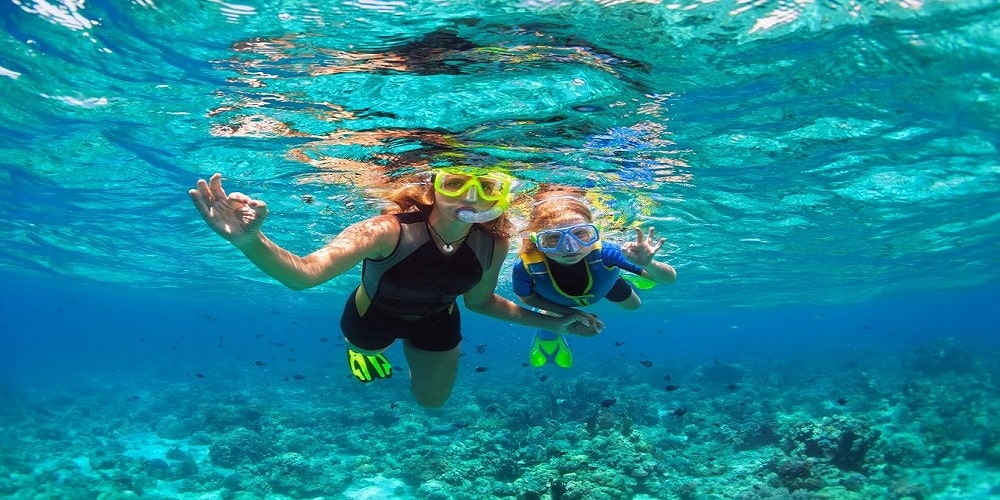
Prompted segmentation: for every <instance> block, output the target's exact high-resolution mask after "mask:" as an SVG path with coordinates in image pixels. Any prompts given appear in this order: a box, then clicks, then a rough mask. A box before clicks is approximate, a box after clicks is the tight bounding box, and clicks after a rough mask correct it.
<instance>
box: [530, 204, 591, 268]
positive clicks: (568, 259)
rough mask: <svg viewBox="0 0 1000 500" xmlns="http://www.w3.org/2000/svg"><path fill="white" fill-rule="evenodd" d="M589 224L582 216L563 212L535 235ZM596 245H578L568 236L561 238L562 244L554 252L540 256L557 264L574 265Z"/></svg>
mask: <svg viewBox="0 0 1000 500" xmlns="http://www.w3.org/2000/svg"><path fill="white" fill-rule="evenodd" d="M589 223H590V221H589V220H587V218H586V217H584V216H582V215H579V214H576V213H572V212H565V213H563V214H560V215H557V216H556V217H554V218H553V219H552V220H551V221H549V223H548V224H545V225H544V226H543V227H540V228H538V231H536V234H538V235H542V233H543V232H544V231H548V230H554V229H563V228H567V227H571V226H576V225H579V224H589ZM598 241H600V240H598ZM596 244H597V242H594V243H593V244H590V245H580V244H579V243H578V242H577V241H576V240H575V239H574V238H572V237H570V236H569V235H566V236H563V237H562V244H561V245H560V246H559V248H558V250H556V251H554V252H543V253H542V254H543V255H545V257H546V258H548V259H550V260H553V261H555V262H558V263H560V264H565V265H569V264H576V263H577V262H580V261H581V260H583V258H584V257H586V256H587V255H589V254H590V252H592V251H594V245H596ZM536 246H537V243H536Z"/></svg>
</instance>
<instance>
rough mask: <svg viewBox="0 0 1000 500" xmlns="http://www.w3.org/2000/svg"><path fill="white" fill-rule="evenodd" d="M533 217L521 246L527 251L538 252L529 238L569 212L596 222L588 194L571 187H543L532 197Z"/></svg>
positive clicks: (529, 220) (544, 185)
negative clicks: (588, 200) (588, 201)
mask: <svg viewBox="0 0 1000 500" xmlns="http://www.w3.org/2000/svg"><path fill="white" fill-rule="evenodd" d="M532 200H533V203H532V206H531V215H529V216H528V225H527V227H525V230H524V235H525V237H524V238H523V239H522V241H521V244H522V245H523V247H522V248H524V249H525V250H537V249H538V248H537V247H536V246H535V243H534V242H533V241H531V237H530V236H529V235H530V234H531V233H534V232H538V230H539V229H542V228H547V227H551V226H552V221H554V220H556V219H558V218H560V217H562V216H564V215H566V213H567V212H569V213H573V214H576V215H579V216H580V217H583V218H584V219H586V221H587V222H594V214H593V212H591V210H590V205H589V204H588V203H587V192H586V191H585V190H583V189H581V188H576V187H570V186H556V185H551V184H543V185H541V186H540V187H539V188H538V190H537V191H535V194H534V196H532Z"/></svg>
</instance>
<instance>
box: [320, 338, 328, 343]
mask: <svg viewBox="0 0 1000 500" xmlns="http://www.w3.org/2000/svg"><path fill="white" fill-rule="evenodd" d="M319 341H320V342H329V341H330V337H320V338H319Z"/></svg>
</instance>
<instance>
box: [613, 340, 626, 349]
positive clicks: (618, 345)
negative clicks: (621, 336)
mask: <svg viewBox="0 0 1000 500" xmlns="http://www.w3.org/2000/svg"><path fill="white" fill-rule="evenodd" d="M623 345H625V341H624V340H616V341H615V347H621V346H623Z"/></svg>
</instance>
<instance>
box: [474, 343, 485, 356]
mask: <svg viewBox="0 0 1000 500" xmlns="http://www.w3.org/2000/svg"><path fill="white" fill-rule="evenodd" d="M485 353H486V344H479V345H477V346H476V354H485Z"/></svg>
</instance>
